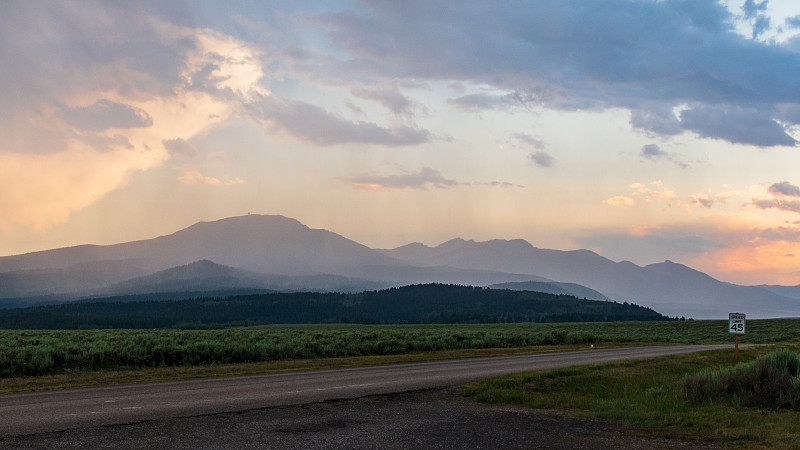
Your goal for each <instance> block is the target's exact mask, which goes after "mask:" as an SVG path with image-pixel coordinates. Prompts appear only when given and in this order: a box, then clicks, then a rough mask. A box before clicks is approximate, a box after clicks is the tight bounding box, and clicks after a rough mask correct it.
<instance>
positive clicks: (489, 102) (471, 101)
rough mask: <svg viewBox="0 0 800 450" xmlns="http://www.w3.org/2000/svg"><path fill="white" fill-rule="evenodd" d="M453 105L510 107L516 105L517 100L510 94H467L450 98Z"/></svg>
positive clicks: (483, 107)
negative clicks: (510, 96)
mask: <svg viewBox="0 0 800 450" xmlns="http://www.w3.org/2000/svg"><path fill="white" fill-rule="evenodd" d="M448 103H450V104H451V105H456V106H458V107H460V108H462V109H467V110H470V109H478V110H480V109H508V108H510V107H512V106H514V104H515V102H514V101H513V100H512V99H510V98H509V97H508V96H498V95H489V94H467V95H463V96H461V97H457V98H454V99H450V100H448Z"/></svg>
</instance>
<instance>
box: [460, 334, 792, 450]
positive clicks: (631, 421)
mask: <svg viewBox="0 0 800 450" xmlns="http://www.w3.org/2000/svg"><path fill="white" fill-rule="evenodd" d="M777 347H780V348H788V349H790V350H792V351H795V352H796V351H798V350H800V345H797V344H793V345H786V344H782V345H779V346H777ZM775 348H776V346H757V347H749V348H745V349H740V357H741V361H742V362H743V363H747V362H749V361H753V360H755V359H756V358H758V357H760V356H762V355H764V354H766V353H768V352H769V351H772V350H774V349H775ZM733 365H734V358H733V350H719V351H711V352H701V353H695V354H687V355H676V356H669V357H662V358H656V359H648V360H641V361H628V362H619V363H610V364H602V365H593V366H583V367H574V368H567V369H557V370H546V371H537V372H525V373H519V374H514V375H508V376H503V377H498V378H493V379H489V380H484V381H482V382H480V383H475V384H472V385H470V386H468V387H466V388H464V391H463V393H464V394H465V395H467V396H469V397H472V398H474V399H476V400H478V401H481V402H488V403H501V404H509V403H510V404H517V405H523V406H526V407H530V408H537V409H550V410H557V411H559V412H560V413H563V414H567V415H570V416H576V417H581V418H592V419H606V420H615V421H622V422H623V423H624V424H625V425H627V426H628V427H629V428H628V429H629V430H630V432H632V433H640V432H643V433H646V434H647V435H648V436H654V435H655V436H658V437H667V438H678V439H683V440H689V441H695V442H702V443H710V444H716V445H721V446H724V447H740V448H786V449H789V448H800V413H797V412H790V411H785V410H772V409H758V408H748V407H744V406H740V405H737V404H735V403H732V402H730V401H727V400H713V399H711V400H707V401H703V402H696V401H692V400H691V399H689V398H688V397H687V395H686V391H685V389H684V379H685V377H686V376H687V374H696V373H699V372H702V371H714V370H721V369H725V368H729V367H731V366H733Z"/></svg>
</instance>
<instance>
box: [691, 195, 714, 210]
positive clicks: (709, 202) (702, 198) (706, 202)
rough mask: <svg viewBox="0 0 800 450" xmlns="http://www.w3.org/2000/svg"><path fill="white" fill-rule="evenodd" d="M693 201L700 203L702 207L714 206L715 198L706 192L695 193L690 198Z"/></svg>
mask: <svg viewBox="0 0 800 450" xmlns="http://www.w3.org/2000/svg"><path fill="white" fill-rule="evenodd" d="M689 201H690V202H691V203H694V204H695V205H699V206H700V207H701V208H711V207H712V206H714V199H713V198H711V196H709V195H706V194H698V195H693V196H691V197H690V198H689Z"/></svg>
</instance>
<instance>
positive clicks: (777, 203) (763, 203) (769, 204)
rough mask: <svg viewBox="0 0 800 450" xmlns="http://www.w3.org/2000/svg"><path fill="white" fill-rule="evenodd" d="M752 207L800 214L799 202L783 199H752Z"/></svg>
mask: <svg viewBox="0 0 800 450" xmlns="http://www.w3.org/2000/svg"><path fill="white" fill-rule="evenodd" d="M753 205H755V206H756V207H758V208H761V209H773V208H774V209H780V210H783V211H789V212H796V213H800V200H790V199H785V198H762V199H753Z"/></svg>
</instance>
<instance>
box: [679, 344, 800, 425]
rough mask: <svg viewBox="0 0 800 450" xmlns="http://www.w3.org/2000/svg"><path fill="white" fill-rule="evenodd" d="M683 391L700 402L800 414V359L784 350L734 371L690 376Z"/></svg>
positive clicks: (707, 372)
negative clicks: (720, 402) (788, 410)
mask: <svg viewBox="0 0 800 450" xmlns="http://www.w3.org/2000/svg"><path fill="white" fill-rule="evenodd" d="M683 387H684V392H685V393H686V396H687V397H688V398H689V399H691V400H694V401H698V402H711V403H713V402H716V401H728V402H731V403H734V404H738V405H741V406H746V407H754V408H772V409H779V408H788V409H795V410H800V357H798V355H797V354H796V353H794V352H791V351H788V350H780V351H777V352H773V353H769V354H767V355H764V356H762V357H760V358H758V359H755V360H753V361H750V362H746V363H740V364H737V365H736V366H733V367H729V368H724V369H720V370H715V371H711V370H706V371H703V372H700V373H698V374H694V375H687V376H686V377H684V380H683Z"/></svg>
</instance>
